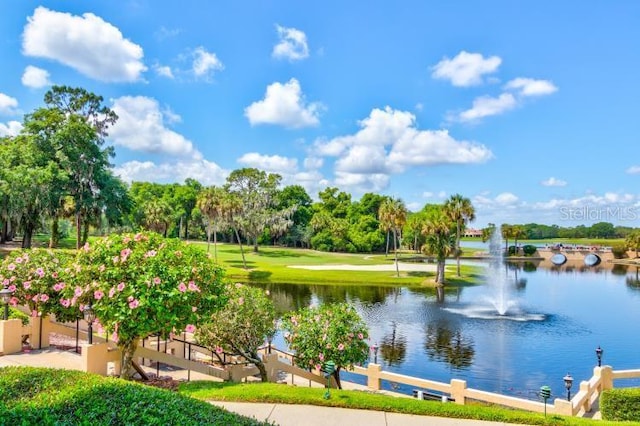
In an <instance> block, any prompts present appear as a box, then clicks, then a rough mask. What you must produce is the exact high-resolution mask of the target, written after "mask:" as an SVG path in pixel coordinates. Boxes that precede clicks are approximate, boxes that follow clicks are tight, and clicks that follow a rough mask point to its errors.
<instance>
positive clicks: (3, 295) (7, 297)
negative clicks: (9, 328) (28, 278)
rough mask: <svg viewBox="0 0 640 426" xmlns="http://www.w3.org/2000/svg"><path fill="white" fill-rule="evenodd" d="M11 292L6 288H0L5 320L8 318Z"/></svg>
mask: <svg viewBox="0 0 640 426" xmlns="http://www.w3.org/2000/svg"><path fill="white" fill-rule="evenodd" d="M12 294H13V292H12V291H11V290H9V289H8V288H3V289H2V290H0V298H2V304H3V305H4V316H3V319H4V320H5V321H6V320H8V319H9V301H10V300H11V295H12Z"/></svg>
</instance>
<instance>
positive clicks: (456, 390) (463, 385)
mask: <svg viewBox="0 0 640 426" xmlns="http://www.w3.org/2000/svg"><path fill="white" fill-rule="evenodd" d="M466 389H467V382H466V380H459V379H451V397H452V398H453V399H454V400H455V403H456V404H459V405H464V403H465V398H466V396H465V393H466Z"/></svg>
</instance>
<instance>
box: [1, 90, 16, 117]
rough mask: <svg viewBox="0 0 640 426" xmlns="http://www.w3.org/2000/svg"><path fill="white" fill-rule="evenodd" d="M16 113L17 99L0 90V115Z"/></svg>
mask: <svg viewBox="0 0 640 426" xmlns="http://www.w3.org/2000/svg"><path fill="white" fill-rule="evenodd" d="M16 114H18V100H17V99H16V98H14V97H11V96H9V95H5V94H4V93H1V92H0V115H16Z"/></svg>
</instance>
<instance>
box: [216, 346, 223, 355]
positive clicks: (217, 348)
mask: <svg viewBox="0 0 640 426" xmlns="http://www.w3.org/2000/svg"><path fill="white" fill-rule="evenodd" d="M216 353H217V354H221V353H222V347H220V346H216Z"/></svg>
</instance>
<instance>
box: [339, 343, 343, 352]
mask: <svg viewBox="0 0 640 426" xmlns="http://www.w3.org/2000/svg"><path fill="white" fill-rule="evenodd" d="M338 350H339V351H344V345H343V344H342V343H340V344H338Z"/></svg>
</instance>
